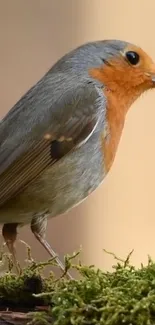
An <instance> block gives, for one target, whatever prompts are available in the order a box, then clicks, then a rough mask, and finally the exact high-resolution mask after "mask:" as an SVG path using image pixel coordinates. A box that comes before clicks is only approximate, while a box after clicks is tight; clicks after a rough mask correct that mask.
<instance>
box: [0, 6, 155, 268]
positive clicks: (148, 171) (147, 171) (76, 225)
mask: <svg viewBox="0 0 155 325" xmlns="http://www.w3.org/2000/svg"><path fill="white" fill-rule="evenodd" d="M154 12H155V2H154V0H143V1H141V0H136V1H134V0H130V1H129V2H128V1H124V0H117V1H113V0H76V1H75V0H65V1H62V0H33V1H32V0H27V1H25V0H14V1H10V0H0V89H1V91H0V113H1V116H4V114H5V113H6V112H7V111H8V110H9V109H10V108H11V107H12V106H13V105H14V104H15V103H16V101H17V100H18V99H19V98H20V97H21V96H22V95H23V94H24V93H25V92H26V91H27V90H28V89H29V88H30V87H31V86H32V85H33V84H34V83H36V82H37V81H38V80H39V79H40V78H41V77H42V76H43V74H44V73H45V72H46V71H47V70H48V69H49V68H50V67H51V66H52V65H53V63H55V62H56V61H57V59H58V58H60V57H61V56H62V55H64V54H65V53H66V52H68V51H69V50H71V49H73V48H74V47H76V46H78V45H81V44H82V43H84V42H87V41H93V40H98V39H107V38H112V39H124V40H126V41H130V42H133V43H136V44H137V45H140V46H141V47H142V48H144V50H146V51H147V52H148V53H149V54H150V55H151V56H152V57H153V58H154V60H155V36H154ZM154 121H155V91H154V92H153V91H152V92H148V93H147V94H145V95H143V97H141V98H140V99H139V100H138V101H137V102H136V103H135V104H134V105H133V106H132V109H131V110H130V112H129V113H128V118H127V121H126V125H125V129H124V132H123V136H122V140H121V143H120V145H119V150H118V152H117V156H116V159H115V162H114V165H113V167H112V169H111V171H110V173H109V175H108V176H107V178H106V179H105V181H104V183H103V184H102V186H100V188H99V189H98V190H96V192H94V193H93V194H92V195H91V196H90V197H89V198H88V199H87V200H86V201H85V202H84V203H82V204H81V205H80V206H78V207H77V208H75V209H74V210H72V211H71V212H70V213H68V214H66V215H62V216H59V217H57V218H54V219H53V220H49V223H48V229H47V239H48V241H49V243H50V244H51V245H52V247H53V249H55V250H56V251H57V253H58V254H59V255H60V256H61V258H63V255H64V254H66V253H72V252H73V251H75V250H78V249H79V247H80V245H82V250H83V252H82V260H83V261H84V262H85V263H88V264H95V265H96V266H98V267H102V268H104V269H110V268H111V266H112V264H113V263H114V261H113V258H112V257H111V256H109V255H106V254H105V253H103V248H105V249H107V250H109V251H112V252H114V253H116V255H118V256H121V257H122V258H125V257H126V256H127V254H128V253H129V252H130V251H131V250H132V249H134V253H133V256H132V262H133V263H134V264H135V265H139V264H140V263H141V262H143V263H146V262H147V254H150V255H151V256H152V258H154V259H155V127H154V126H155V122H154ZM25 122H26V121H25ZM19 238H21V239H23V240H25V241H26V242H27V243H28V244H30V245H31V247H32V254H33V257H35V258H36V259H37V260H43V259H47V258H48V256H47V254H46V253H45V251H44V250H43V249H42V247H40V244H39V243H38V242H36V240H35V239H34V237H33V235H32V234H31V231H30V229H29V227H28V226H26V227H24V228H22V229H20V231H19ZM1 242H2V240H1ZM17 252H18V258H19V259H20V261H21V262H23V261H24V259H25V258H26V254H25V247H24V246H23V245H22V244H21V243H18V245H17Z"/></svg>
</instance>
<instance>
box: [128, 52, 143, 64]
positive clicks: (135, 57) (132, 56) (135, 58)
mask: <svg viewBox="0 0 155 325" xmlns="http://www.w3.org/2000/svg"><path fill="white" fill-rule="evenodd" d="M125 56H126V58H127V60H128V61H129V62H130V64H132V65H136V64H138V63H139V60H140V56H139V54H138V53H136V52H133V51H128V52H126V54H125Z"/></svg>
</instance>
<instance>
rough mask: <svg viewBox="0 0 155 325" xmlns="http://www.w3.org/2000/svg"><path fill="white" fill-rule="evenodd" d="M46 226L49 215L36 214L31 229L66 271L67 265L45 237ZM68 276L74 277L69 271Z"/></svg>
mask: <svg viewBox="0 0 155 325" xmlns="http://www.w3.org/2000/svg"><path fill="white" fill-rule="evenodd" d="M46 226H47V217H46V215H44V216H43V215H41V216H38V215H37V216H34V217H33V218H32V221H31V230H32V232H33V234H34V236H35V237H36V239H37V240H38V241H39V242H40V244H41V245H42V246H43V247H44V248H45V249H46V251H47V252H48V254H49V255H50V256H51V257H52V258H55V261H56V263H57V264H58V266H59V267H60V269H61V270H62V272H63V273H64V272H65V266H64V264H63V263H62V262H61V261H60V259H59V257H58V256H57V254H56V253H55V252H54V250H53V249H52V248H51V246H50V245H49V243H48V242H47V240H46V239H45V233H46ZM66 275H67V277H68V278H69V279H72V276H71V275H70V274H69V272H67V274H66Z"/></svg>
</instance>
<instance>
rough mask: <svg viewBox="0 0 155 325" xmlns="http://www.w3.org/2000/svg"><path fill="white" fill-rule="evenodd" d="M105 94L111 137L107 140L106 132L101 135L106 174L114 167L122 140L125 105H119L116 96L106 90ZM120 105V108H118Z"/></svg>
mask: <svg viewBox="0 0 155 325" xmlns="http://www.w3.org/2000/svg"><path fill="white" fill-rule="evenodd" d="M104 93H105V95H106V97H107V116H106V118H107V122H108V128H109V137H108V138H107V139H105V136H104V132H103V133H102V134H101V145H102V149H103V155H104V164H105V167H106V172H108V171H109V169H110V168H111V166H112V163H113V161H114V158H115V155H116V151H117V148H118V144H119V141H120V138H121V134H122V130H123V126H124V121H125V112H124V109H123V108H124V107H121V106H124V103H122V104H121V103H120V102H119V103H118V100H117V98H116V96H114V94H113V93H111V92H109V91H106V90H104ZM118 105H119V107H118Z"/></svg>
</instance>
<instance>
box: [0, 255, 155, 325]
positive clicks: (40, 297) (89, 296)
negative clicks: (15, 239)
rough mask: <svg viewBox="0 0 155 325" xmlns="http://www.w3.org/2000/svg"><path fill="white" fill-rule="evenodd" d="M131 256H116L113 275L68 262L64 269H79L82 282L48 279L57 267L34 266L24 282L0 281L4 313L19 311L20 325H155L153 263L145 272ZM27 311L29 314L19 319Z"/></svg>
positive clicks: (19, 279) (8, 276)
mask: <svg viewBox="0 0 155 325" xmlns="http://www.w3.org/2000/svg"><path fill="white" fill-rule="evenodd" d="M130 255H131V254H129V256H128V257H127V259H126V260H125V261H124V260H122V259H118V258H117V257H116V256H115V255H114V254H113V257H114V258H115V259H116V260H117V264H116V265H115V266H114V270H113V272H104V271H102V270H99V269H95V267H93V266H91V267H88V266H84V265H81V263H80V262H79V263H78V265H73V264H72V265H70V263H71V262H73V260H72V257H71V258H70V257H66V267H67V268H69V267H74V268H76V269H77V270H78V272H79V273H80V275H81V278H80V279H79V280H67V279H66V278H65V275H64V276H63V277H62V278H60V279H56V278H55V277H54V275H53V273H51V274H50V275H49V277H48V278H44V277H43V275H42V270H43V268H44V267H45V265H47V264H52V263H53V261H49V262H48V263H47V262H45V263H39V264H36V263H35V262H33V261H31V262H30V264H29V266H28V267H27V268H25V269H23V271H22V274H21V275H20V276H17V275H14V274H13V273H12V272H11V271H9V272H8V273H6V274H5V275H3V276H2V277H1V278H0V305H1V309H2V307H3V308H6V307H9V308H11V309H12V310H13V308H15V310H16V312H17V311H19V312H20V313H17V314H16V317H17V318H19V319H18V322H17V324H26V323H27V322H28V324H36V325H44V324H46V325H131V324H132V325H154V324H155V263H154V262H153V261H152V260H151V259H150V258H149V260H148V265H147V266H143V265H142V266H141V268H139V269H136V268H135V267H134V266H132V265H130ZM17 306H18V310H17ZM23 308H25V309H26V308H27V311H28V310H29V311H30V313H28V314H27V313H21V312H22V311H23ZM35 309H38V310H39V311H37V310H36V311H35ZM14 315H15V314H14ZM0 317H3V318H4V317H6V312H5V315H4V312H3V313H1V314H0ZM9 317H11V314H10V315H9ZM20 317H21V319H20ZM20 322H21V323H20ZM14 324H15V323H14Z"/></svg>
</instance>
